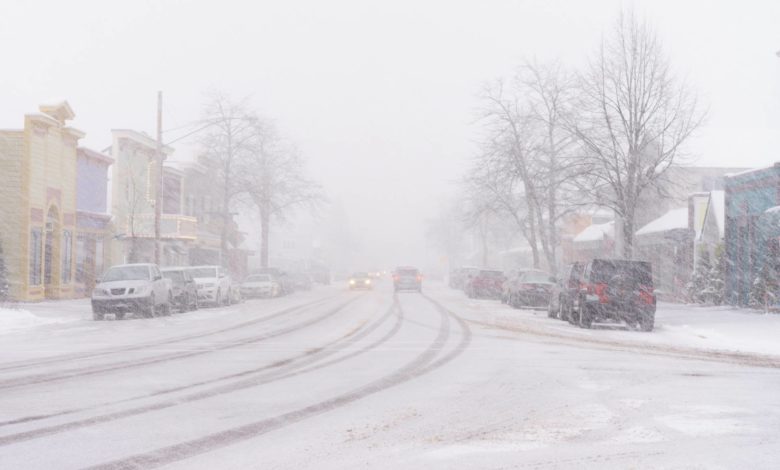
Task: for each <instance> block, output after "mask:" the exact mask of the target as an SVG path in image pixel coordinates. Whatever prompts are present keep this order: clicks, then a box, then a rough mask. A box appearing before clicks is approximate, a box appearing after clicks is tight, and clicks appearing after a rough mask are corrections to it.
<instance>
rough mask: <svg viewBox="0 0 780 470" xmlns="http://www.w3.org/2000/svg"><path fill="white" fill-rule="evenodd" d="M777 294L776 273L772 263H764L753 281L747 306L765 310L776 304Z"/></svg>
mask: <svg viewBox="0 0 780 470" xmlns="http://www.w3.org/2000/svg"><path fill="white" fill-rule="evenodd" d="M777 294H778V280H777V272H776V270H775V269H774V266H772V263H770V262H769V261H765V262H764V266H762V267H761V270H760V271H759V272H758V274H757V275H756V278H755V279H754V280H753V286H752V288H751V290H750V298H749V299H748V305H750V306H751V307H753V308H760V309H767V308H768V307H769V306H770V305H774V304H776V303H777Z"/></svg>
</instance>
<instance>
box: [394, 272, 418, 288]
mask: <svg viewBox="0 0 780 470" xmlns="http://www.w3.org/2000/svg"><path fill="white" fill-rule="evenodd" d="M393 287H394V288H395V291H396V292H398V291H399V290H414V291H417V292H422V274H420V271H419V270H418V269H417V268H413V267H411V266H402V267H399V268H396V270H395V272H394V273H393Z"/></svg>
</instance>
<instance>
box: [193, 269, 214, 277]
mask: <svg viewBox="0 0 780 470" xmlns="http://www.w3.org/2000/svg"><path fill="white" fill-rule="evenodd" d="M187 271H189V273H190V276H192V277H217V268H190V269H188V270H187Z"/></svg>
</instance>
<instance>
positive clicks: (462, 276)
mask: <svg viewBox="0 0 780 470" xmlns="http://www.w3.org/2000/svg"><path fill="white" fill-rule="evenodd" d="M478 272H479V268H475V267H471V266H463V267H460V268H456V269H454V270H452V271H451V272H450V275H449V286H450V287H452V288H453V289H461V290H463V289H465V287H466V285H467V284H468V281H469V279H470V278H471V277H473V276H475V275H476V274H477V273H478Z"/></svg>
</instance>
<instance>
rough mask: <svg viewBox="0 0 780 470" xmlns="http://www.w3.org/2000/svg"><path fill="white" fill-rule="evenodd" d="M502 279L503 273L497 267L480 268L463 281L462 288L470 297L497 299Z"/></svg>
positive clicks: (502, 283) (499, 295)
mask: <svg viewBox="0 0 780 470" xmlns="http://www.w3.org/2000/svg"><path fill="white" fill-rule="evenodd" d="M504 280H505V278H504V273H503V272H502V271H500V270H498V269H480V270H479V271H477V273H476V274H475V275H474V276H471V277H470V278H468V279H467V280H466V281H465V282H466V283H467V284H466V285H465V287H464V290H465V292H466V295H468V296H469V297H471V298H485V299H498V298H500V297H501V291H502V289H503V285H504Z"/></svg>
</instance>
